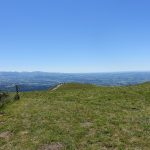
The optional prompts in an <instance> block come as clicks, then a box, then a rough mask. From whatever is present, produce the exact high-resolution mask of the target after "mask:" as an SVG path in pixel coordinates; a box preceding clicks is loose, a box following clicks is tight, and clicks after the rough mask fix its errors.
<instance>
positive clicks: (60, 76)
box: [0, 72, 150, 91]
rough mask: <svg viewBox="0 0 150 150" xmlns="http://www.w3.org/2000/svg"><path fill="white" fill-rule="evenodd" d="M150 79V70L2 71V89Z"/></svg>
mask: <svg viewBox="0 0 150 150" xmlns="http://www.w3.org/2000/svg"><path fill="white" fill-rule="evenodd" d="M148 81H150V72H118V73H85V74H84V73H47V72H0V90H4V91H14V90H15V88H14V86H15V85H19V86H20V90H21V91H34V90H46V89H49V88H51V87H53V86H55V85H57V84H59V83H69V82H78V83H89V84H96V85H102V86H125V85H133V84H139V83H143V82H148Z"/></svg>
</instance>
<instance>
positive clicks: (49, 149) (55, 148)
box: [39, 143, 63, 150]
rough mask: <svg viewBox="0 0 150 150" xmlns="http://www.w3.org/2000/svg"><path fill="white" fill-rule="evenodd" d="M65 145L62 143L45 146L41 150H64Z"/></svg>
mask: <svg viewBox="0 0 150 150" xmlns="http://www.w3.org/2000/svg"><path fill="white" fill-rule="evenodd" d="M62 149H63V145H62V144H61V143H52V144H45V145H43V146H41V147H40V148H39V150H62Z"/></svg>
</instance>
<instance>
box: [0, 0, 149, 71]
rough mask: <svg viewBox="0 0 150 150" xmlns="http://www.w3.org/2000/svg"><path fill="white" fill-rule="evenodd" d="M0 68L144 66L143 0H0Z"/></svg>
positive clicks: (112, 68)
mask: <svg viewBox="0 0 150 150" xmlns="http://www.w3.org/2000/svg"><path fill="white" fill-rule="evenodd" d="M0 56H1V58H0V71H48V72H112V71H142V70H150V1H149V0H1V1H0Z"/></svg>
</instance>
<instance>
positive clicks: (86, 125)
mask: <svg viewBox="0 0 150 150" xmlns="http://www.w3.org/2000/svg"><path fill="white" fill-rule="evenodd" d="M92 125H93V123H91V122H84V123H81V126H82V127H84V128H88V127H91V126H92Z"/></svg>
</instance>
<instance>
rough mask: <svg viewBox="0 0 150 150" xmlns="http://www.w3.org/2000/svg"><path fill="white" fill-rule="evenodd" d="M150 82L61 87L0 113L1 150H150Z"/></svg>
mask: <svg viewBox="0 0 150 150" xmlns="http://www.w3.org/2000/svg"><path fill="white" fill-rule="evenodd" d="M149 148H150V83H145V84H141V85H137V86H128V87H96V86H94V85H80V84H65V85H63V86H61V87H59V88H58V89H56V90H54V91H41V92H27V93H21V100H20V101H15V102H12V103H9V104H7V105H5V107H3V108H1V110H0V149H1V150H36V149H37V150H51V149H53V150H59V149H60V150H61V149H62V150H63V149H67V150H74V149H77V150H78V149H80V150H114V149H116V150H117V149H120V150H124V149H128V150H149Z"/></svg>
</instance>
